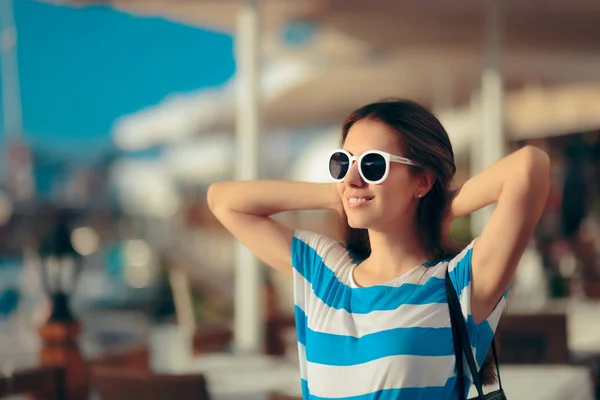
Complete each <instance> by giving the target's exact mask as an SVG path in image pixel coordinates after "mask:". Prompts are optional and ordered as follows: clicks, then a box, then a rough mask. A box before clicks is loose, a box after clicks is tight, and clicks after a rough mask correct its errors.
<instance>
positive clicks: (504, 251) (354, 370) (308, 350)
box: [208, 100, 549, 400]
mask: <svg viewBox="0 0 600 400" xmlns="http://www.w3.org/2000/svg"><path fill="white" fill-rule="evenodd" d="M342 145H343V149H341V150H338V151H335V152H333V153H332V155H331V159H330V167H329V168H330V173H331V175H332V177H333V178H334V179H336V180H337V182H336V183H333V184H312V183H297V182H269V181H258V182H223V183H216V184H214V185H212V186H211V187H210V189H209V192H208V202H209V206H210V208H211V210H212V211H213V213H214V214H215V215H216V216H217V218H218V219H219V220H220V221H221V223H222V224H223V225H224V226H225V227H226V228H227V229H228V230H229V231H230V232H231V233H232V234H233V235H235V237H237V238H238V239H239V240H240V241H241V242H242V243H243V244H244V245H246V246H247V247H248V248H249V249H250V250H252V251H253V252H254V254H255V255H256V256H257V257H259V258H260V259H261V260H263V261H264V262H265V263H267V264H268V265H270V266H272V267H273V268H275V269H277V270H279V271H281V272H282V273H284V274H286V275H288V276H290V277H293V278H294V294H295V312H296V329H297V333H298V342H299V344H298V347H299V354H300V366H301V377H302V392H303V398H304V399H309V398H313V396H314V397H315V398H319V399H328V398H352V399H379V400H383V399H456V398H458V390H457V382H456V373H455V364H454V362H455V359H454V351H453V345H452V333H451V325H450V318H449V313H448V307H447V302H446V295H445V287H444V276H445V271H446V269H448V271H449V276H450V278H451V280H452V283H453V285H454V287H455V289H456V291H457V293H458V295H459V298H460V301H461V305H462V310H463V313H464V316H465V318H466V320H467V322H468V328H469V334H470V340H471V342H472V345H473V348H474V349H475V355H476V359H477V362H478V364H479V365H481V364H482V363H483V361H484V359H485V356H486V353H487V351H488V348H489V346H490V343H491V339H492V337H493V333H494V330H495V328H496V325H497V323H498V320H499V318H500V314H501V312H502V306H503V304H504V301H505V300H504V298H505V296H504V294H505V293H506V291H507V289H508V286H509V283H510V281H511V279H512V278H513V276H514V274H515V269H516V267H517V264H518V261H519V259H520V257H521V255H522V253H523V252H524V250H525V248H526V246H527V242H528V241H529V239H530V237H531V235H532V233H533V231H534V228H535V226H536V224H537V222H538V219H539V218H540V216H541V214H542V211H543V209H544V205H545V202H546V197H547V194H548V189H549V159H548V156H547V155H546V154H545V153H544V152H543V151H541V150H539V149H537V148H534V147H525V148H523V149H521V150H519V151H517V152H515V153H513V154H511V155H509V156H507V157H506V158H504V159H502V160H500V161H499V162H497V163H495V164H494V165H492V166H490V167H489V168H487V169H486V170H484V171H483V172H481V173H479V174H477V175H476V176H474V177H473V178H471V179H470V180H469V181H467V182H466V183H465V185H464V186H463V187H462V188H461V189H460V190H458V191H456V192H451V191H450V183H451V180H452V177H453V175H454V172H455V165H454V155H453V152H452V147H451V144H450V140H449V139H448V135H447V133H446V131H445V130H444V128H443V127H442V125H441V124H440V122H439V121H438V119H437V118H436V117H435V116H434V115H433V114H431V113H430V112H429V111H427V110H425V109H424V108H423V107H421V106H419V105H418V104H415V103H414V102H411V101H404V100H388V101H382V102H378V103H374V104H369V105H366V106H364V107H362V108H359V109H358V110H356V111H354V112H353V113H352V114H351V115H350V116H349V117H348V118H347V119H346V121H345V123H344V125H343V130H342ZM493 203H498V204H497V207H496V209H495V211H494V213H493V215H492V216H491V218H490V220H489V222H488V223H487V226H486V227H485V229H484V230H483V232H482V233H481V236H480V237H479V238H477V239H476V240H474V241H473V242H472V243H471V244H469V245H468V246H467V247H466V248H465V249H463V250H462V251H460V253H459V252H457V251H455V250H454V248H453V247H452V246H451V244H450V243H449V241H448V240H447V237H446V234H447V230H448V226H449V223H450V222H451V221H452V219H453V218H456V217H459V216H463V215H467V214H469V213H471V212H473V211H476V210H478V209H480V208H482V207H485V206H487V205H490V204H493ZM305 209H329V210H336V211H338V212H339V213H340V215H342V216H343V217H344V218H346V220H347V225H348V232H347V238H346V239H347V240H346V242H345V243H344V244H340V243H338V242H337V241H335V240H333V239H330V238H328V237H325V236H322V235H319V234H316V233H311V232H306V231H292V230H291V229H289V228H287V227H285V226H284V225H282V224H280V223H278V222H277V221H275V220H274V219H272V218H270V216H271V215H273V214H276V213H279V212H283V211H291V210H305ZM361 396H362V397H361Z"/></svg>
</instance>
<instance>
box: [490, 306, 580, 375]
mask: <svg viewBox="0 0 600 400" xmlns="http://www.w3.org/2000/svg"><path fill="white" fill-rule="evenodd" d="M496 342H497V344H498V347H499V352H500V355H499V357H500V361H501V362H502V363H506V364H566V363H568V362H569V350H568V347H567V317H566V315H565V314H564V313H540V314H509V313H508V314H506V315H504V316H502V318H501V319H500V323H499V325H498V329H497V339H496Z"/></svg>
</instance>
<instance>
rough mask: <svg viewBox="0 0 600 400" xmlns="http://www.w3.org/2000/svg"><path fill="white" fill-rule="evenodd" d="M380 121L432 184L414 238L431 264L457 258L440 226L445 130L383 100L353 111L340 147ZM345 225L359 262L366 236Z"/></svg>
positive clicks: (448, 175) (446, 190) (421, 112)
mask: <svg viewBox="0 0 600 400" xmlns="http://www.w3.org/2000/svg"><path fill="white" fill-rule="evenodd" d="M363 119H370V120H374V121H380V122H382V123H384V124H386V125H388V126H389V127H391V128H393V129H394V130H395V131H396V132H397V133H398V135H397V141H398V142H397V143H398V145H399V148H400V149H402V151H403V152H404V154H403V156H405V157H407V158H410V159H412V160H414V161H416V162H417V163H419V165H421V166H422V167H423V168H426V169H429V170H431V171H432V172H433V173H434V175H435V182H434V184H433V186H432V187H431V190H430V191H429V192H428V193H427V195H426V196H425V197H423V198H422V199H421V200H420V201H419V204H418V206H417V227H418V229H419V232H418V234H419V236H420V237H421V240H422V241H423V243H424V244H425V245H426V249H427V250H428V251H429V253H430V254H431V255H432V257H433V258H432V261H436V262H437V261H441V260H445V259H448V258H452V257H454V256H456V255H457V254H458V253H459V252H460V248H459V247H458V246H457V245H456V244H455V243H454V242H453V241H452V240H451V239H450V237H449V236H448V235H447V232H446V229H445V228H446V227H444V221H445V218H446V215H447V213H448V211H449V207H450V203H451V201H452V193H451V190H450V184H451V183H452V178H453V177H454V173H455V172H456V166H455V164H454V152H453V151H452V145H451V144H450V139H449V137H448V134H447V133H446V130H445V129H444V127H443V126H442V124H441V123H440V121H439V120H438V118H437V117H436V116H435V115H433V114H432V113H431V112H430V111H428V110H427V109H425V108H424V107H422V106H421V105H419V104H417V103H415V102H413V101H410V100H402V99H393V98H392V99H386V100H382V101H379V102H376V103H372V104H368V105H366V106H363V107H361V108H359V109H357V110H355V111H353V112H352V113H351V114H350V115H349V116H348V118H346V120H345V121H344V125H343V127H342V144H343V143H344V142H345V141H346V137H347V136H348V132H349V131H350V128H352V126H353V125H354V124H355V123H357V122H358V121H360V120H363ZM410 168H412V169H413V171H414V173H419V172H421V171H422V169H421V168H420V167H410ZM343 222H344V225H345V231H346V232H345V235H346V238H345V239H346V246H347V248H348V250H349V251H350V252H351V253H352V254H353V255H354V256H355V257H356V258H358V259H365V258H367V257H369V255H370V254H371V245H370V242H369V233H368V231H367V230H366V229H355V228H351V227H350V226H349V225H348V223H347V220H345V221H343ZM491 361H492V360H491V357H490V354H488V357H487V358H486V360H485V362H484V363H483V365H482V367H481V370H480V374H481V376H482V380H483V381H484V382H485V384H490V383H493V382H494V381H495V380H496V377H495V371H494V368H492V364H491Z"/></svg>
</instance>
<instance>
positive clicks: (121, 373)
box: [91, 367, 210, 400]
mask: <svg viewBox="0 0 600 400" xmlns="http://www.w3.org/2000/svg"><path fill="white" fill-rule="evenodd" d="M91 388H92V391H93V392H95V393H97V394H98V395H99V397H100V399H102V400H131V399H144V400H171V399H186V400H187V399H189V400H209V399H210V396H209V394H208V389H207V385H206V380H205V379H204V376H203V375H200V374H190V375H162V374H153V373H151V372H147V371H134V370H126V369H122V368H108V367H94V368H92V372H91Z"/></svg>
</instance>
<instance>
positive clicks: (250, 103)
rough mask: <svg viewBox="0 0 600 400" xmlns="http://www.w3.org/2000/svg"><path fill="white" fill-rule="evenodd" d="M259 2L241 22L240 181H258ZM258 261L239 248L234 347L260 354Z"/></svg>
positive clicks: (245, 9)
mask: <svg viewBox="0 0 600 400" xmlns="http://www.w3.org/2000/svg"><path fill="white" fill-rule="evenodd" d="M259 24H260V22H259V4H258V0H244V1H243V2H242V3H241V4H240V8H239V11H238V19H237V36H236V49H235V51H236V61H237V79H236V85H237V90H238V92H237V107H236V112H237V118H236V119H237V121H236V124H237V125H236V133H237V168H236V179H238V180H253V179H257V178H258V166H259V151H258V150H259V142H260V137H259V130H260V98H259V79H260V76H259V74H260V54H259V53H260V49H259V39H260V38H259ZM262 289H263V279H262V269H261V265H260V264H259V262H258V260H257V259H256V258H255V257H254V256H253V255H252V253H250V251H249V250H248V249H246V248H245V247H244V246H242V245H241V244H239V243H237V244H236V265H235V289H234V290H235V293H234V295H235V300H234V307H235V310H234V313H235V315H234V347H235V351H237V352H240V353H258V352H260V351H262V349H263V342H264V340H263V339H264V334H263V332H264V321H263V315H264V295H263V290H262Z"/></svg>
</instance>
